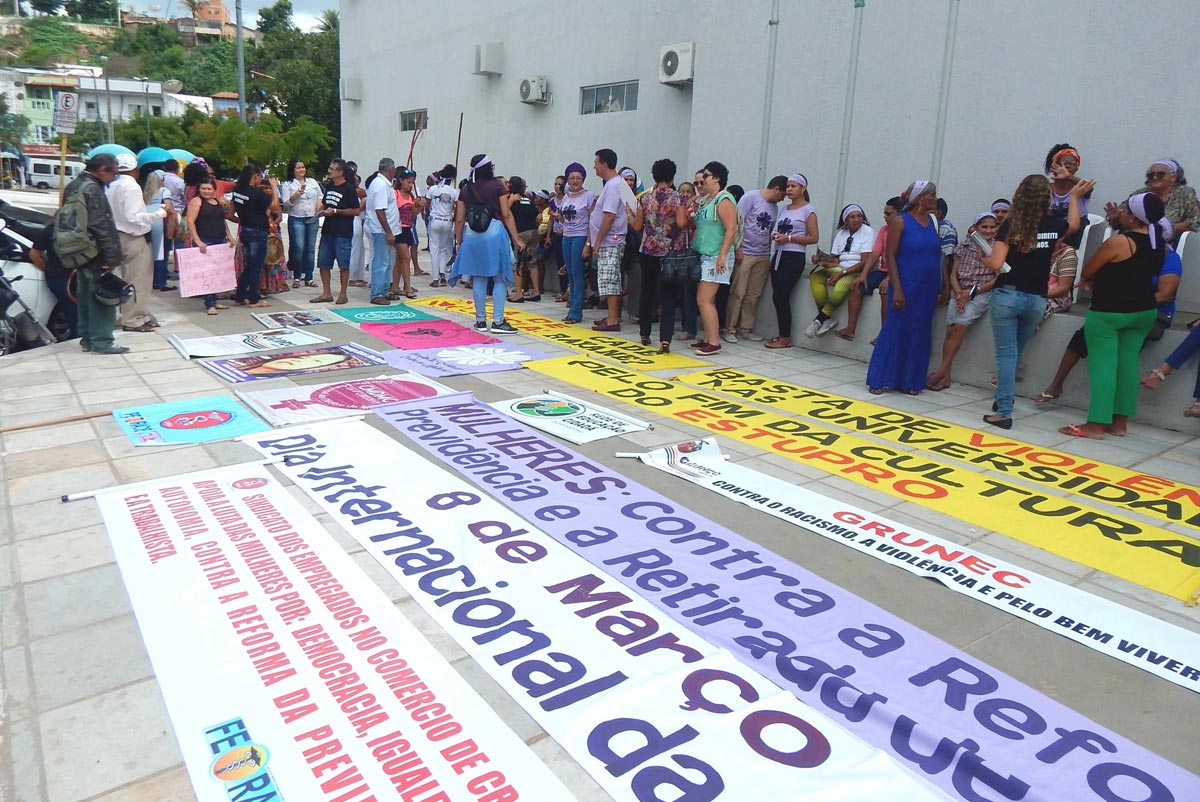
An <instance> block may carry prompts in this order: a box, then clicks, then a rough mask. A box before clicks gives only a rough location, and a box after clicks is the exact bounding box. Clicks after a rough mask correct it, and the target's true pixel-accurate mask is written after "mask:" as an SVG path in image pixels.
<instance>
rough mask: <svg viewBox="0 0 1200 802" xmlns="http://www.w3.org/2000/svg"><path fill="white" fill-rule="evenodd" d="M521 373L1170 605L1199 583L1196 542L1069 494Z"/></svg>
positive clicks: (601, 380)
mask: <svg viewBox="0 0 1200 802" xmlns="http://www.w3.org/2000/svg"><path fill="white" fill-rule="evenodd" d="M526 367H527V368H529V369H531V370H536V371H541V372H543V373H545V374H546V375H548V376H554V377H555V378H558V379H561V380H563V381H566V382H570V383H571V384H575V385H577V386H580V387H587V388H589V389H591V390H594V391H596V392H598V393H600V394H601V395H603V396H606V397H608V398H616V399H620V400H622V401H625V402H626V403H629V404H632V405H634V407H635V408H637V409H639V410H648V411H653V412H655V413H656V414H659V415H663V416H665V417H667V418H670V419H672V420H677V421H682V422H685V423H689V424H692V425H695V426H698V427H700V428H701V429H704V430H706V431H709V432H715V433H717V434H720V435H722V436H725V437H729V438H730V439H732V440H736V441H738V442H741V443H746V444H747V445H751V446H754V447H755V448H759V449H762V450H763V451H765V452H767V453H771V454H779V455H781V456H783V457H786V458H787V459H790V460H794V461H796V462H800V463H803V464H805V465H809V466H812V467H813V468H817V469H819V470H822V471H825V472H827V473H829V474H832V475H834V476H839V477H842V478H844V479H848V480H850V481H852V482H854V483H855V484H858V485H861V486H863V487H869V488H871V489H873V490H877V491H879V492H881V493H886V494H888V495H890V496H893V497H895V498H899V499H903V500H904V501H911V502H913V503H915V504H920V505H921V506H924V507H929V508H930V509H934V510H938V511H939V512H942V513H945V514H947V515H950V516H953V517H955V518H958V519H960V520H962V521H967V522H969V523H972V524H974V525H976V526H980V527H983V528H985V529H987V530H991V531H996V532H1000V533H1002V534H1004V535H1007V536H1009V537H1012V538H1014V539H1016V540H1020V541H1023V542H1025V543H1029V544H1030V545H1033V546H1037V547H1038V548H1041V549H1045V550H1046V551H1049V552H1051V553H1053V554H1057V555H1059V556H1061V557H1065V558H1067V559H1069V560H1074V561H1075V562H1078V563H1080V564H1082V565H1087V566H1089V567H1091V568H1095V569H1096V570H1098V571H1104V572H1105V573H1109V574H1112V575H1113V576H1117V577H1120V578H1122V579H1125V580H1128V581H1130V582H1134V583H1136V584H1138V585H1142V586H1143V587H1147V588H1150V589H1152V590H1156V591H1159V592H1160V593H1165V594H1167V595H1169V596H1174V597H1175V598H1177V599H1187V598H1188V597H1190V596H1191V594H1192V592H1193V591H1194V590H1195V589H1196V585H1197V583H1198V582H1200V577H1198V576H1197V570H1196V566H1197V564H1198V561H1200V541H1197V540H1194V539H1191V538H1188V537H1186V536H1183V535H1179V534H1176V533H1174V532H1170V531H1167V530H1165V529H1161V528H1158V527H1156V526H1153V525H1151V524H1147V523H1143V522H1141V521H1139V520H1136V519H1134V518H1129V517H1123V516H1121V515H1119V514H1110V513H1108V512H1105V511H1102V510H1099V509H1097V508H1095V507H1090V506H1087V505H1085V504H1084V503H1082V502H1081V501H1080V500H1078V499H1077V498H1075V497H1070V498H1064V497H1062V496H1058V495H1042V494H1038V493H1037V492H1035V491H1032V490H1028V489H1026V488H1025V487H1022V486H1020V485H1017V484H1013V483H1011V482H1008V481H1006V480H1005V479H1004V477H1002V476H1001V477H995V478H993V477H992V476H991V475H989V474H987V473H981V472H979V471H977V470H971V469H968V468H964V467H961V466H958V465H954V464H951V463H944V462H939V461H936V460H934V459H931V458H930V457H928V456H924V455H921V456H916V455H913V454H909V453H906V452H905V451H902V450H897V449H893V448H889V447H887V446H884V445H880V444H878V443H876V442H873V441H871V440H867V439H865V438H863V437H859V436H857V435H854V434H849V433H846V432H841V431H836V430H833V429H828V428H825V427H821V426H817V425H816V424H813V423H807V422H805V421H801V420H798V419H796V418H795V416H793V415H784V414H781V413H778V412H774V411H772V410H767V409H761V408H755V407H750V406H748V405H746V404H743V403H740V402H737V401H732V400H730V399H728V398H719V397H717V396H714V395H711V394H709V393H703V392H701V391H699V390H697V389H695V388H693V387H687V386H685V385H682V384H679V383H678V382H673V381H667V380H664V379H657V378H655V377H653V376H647V375H646V374H644V373H636V372H634V371H630V370H626V369H624V368H617V367H613V366H612V365H608V364H605V363H603V362H597V361H595V360H590V359H586V358H576V357H562V358H560V359H552V360H547V361H544V362H529V363H527V364H526Z"/></svg>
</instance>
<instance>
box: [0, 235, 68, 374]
mask: <svg viewBox="0 0 1200 802" xmlns="http://www.w3.org/2000/svg"><path fill="white" fill-rule="evenodd" d="M0 237H2V238H3V239H4V241H5V242H6V243H11V244H12V245H15V246H18V247H19V248H21V249H24V253H26V254H28V252H29V249H30V248H32V247H33V242H32V241H31V240H29V239H27V238H26V237H25V236H23V235H22V234H19V233H17V231H15V230H14V229H11V228H9V226H8V221H7V220H6V219H5V218H4V217H2V216H0ZM20 264H21V263H20V262H14V261H9V260H7V259H6V260H5V261H3V262H2V263H0V357H2V356H6V355H7V354H10V353H13V352H14V351H21V350H25V349H27V348H38V347H41V346H43V345H50V344H51V343H56V342H58V339H59V338H58V337H56V336H55V335H54V332H52V331H50V329H49V328H47V327H46V325H45V323H43V322H42V321H41V320H40V319H39V318H38V315H37V313H36V311H35V310H34V308H33V307H31V306H30V305H29V304H28V303H26V302H25V299H24V298H22V297H21V295H22V293H21V292H18V291H17V289H16V288H15V287H14V286H13V285H14V284H17V283H20V282H25V286H32V285H33V284H34V283H35V282H33V281H29V280H26V278H25V276H24V275H12V274H11V273H10V272H9V271H11V270H13V269H14V267H15V266H19V265H20ZM25 266H26V267H28V268H29V270H31V271H32V272H33V273H37V274H38V280H37V282H36V283H38V284H40V285H41V286H40V287H38V288H34V289H35V296H34V297H35V298H36V299H38V300H39V301H40V299H41V296H42V294H46V295H49V296H50V298H51V300H53V297H54V296H53V294H52V293H50V291H49V289H48V288H47V287H46V282H45V281H44V280H43V279H42V278H41V271H39V270H38V269H37V268H36V267H34V266H33V265H32V264H28V263H27V264H26V265H25ZM44 305H45V304H42V306H44ZM14 306H16V307H19V310H18V311H16V314H14V313H13V311H14V309H13V308H14ZM50 314H51V315H53V312H51V313H50Z"/></svg>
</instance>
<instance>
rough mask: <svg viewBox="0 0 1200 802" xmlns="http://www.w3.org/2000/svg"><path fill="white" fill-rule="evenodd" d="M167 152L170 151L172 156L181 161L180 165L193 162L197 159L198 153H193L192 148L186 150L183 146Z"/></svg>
mask: <svg viewBox="0 0 1200 802" xmlns="http://www.w3.org/2000/svg"><path fill="white" fill-rule="evenodd" d="M167 153H170V154H171V158H172V159H174V160H175V161H177V162H179V166H180V167H182V166H184V165H187V164H191V163H192V162H193V161H195V160H196V155H195V154H194V153H192V152H191V151H190V150H184V149H183V148H171V149H170V150H168V151H167Z"/></svg>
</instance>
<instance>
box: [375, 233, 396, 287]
mask: <svg viewBox="0 0 1200 802" xmlns="http://www.w3.org/2000/svg"><path fill="white" fill-rule="evenodd" d="M395 264H396V249H395V248H394V247H392V246H391V245H388V243H387V234H384V233H379V234H371V297H372V298H386V297H387V294H388V288H389V287H391V286H392V267H393V266H395Z"/></svg>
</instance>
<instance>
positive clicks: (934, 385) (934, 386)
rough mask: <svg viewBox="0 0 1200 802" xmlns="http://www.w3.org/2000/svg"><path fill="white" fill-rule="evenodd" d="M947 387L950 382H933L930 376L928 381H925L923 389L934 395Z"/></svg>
mask: <svg viewBox="0 0 1200 802" xmlns="http://www.w3.org/2000/svg"><path fill="white" fill-rule="evenodd" d="M949 386H950V382H948V381H947V382H935V381H934V380H933V377H932V376H930V377H929V378H928V379H926V380H925V389H926V390H932V391H934V392H935V393H940V392H941V391H942V390H945V389H946V388H947V387H949Z"/></svg>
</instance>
